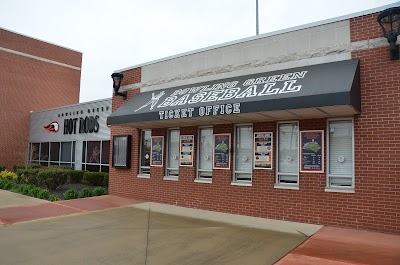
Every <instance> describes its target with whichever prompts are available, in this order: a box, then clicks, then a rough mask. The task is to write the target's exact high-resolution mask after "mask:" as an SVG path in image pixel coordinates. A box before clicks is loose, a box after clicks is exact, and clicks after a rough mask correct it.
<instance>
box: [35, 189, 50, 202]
mask: <svg viewBox="0 0 400 265" xmlns="http://www.w3.org/2000/svg"><path fill="white" fill-rule="evenodd" d="M36 198H39V199H42V200H48V199H49V198H50V192H49V190H46V189H40V191H39V192H38V193H37V196H36Z"/></svg>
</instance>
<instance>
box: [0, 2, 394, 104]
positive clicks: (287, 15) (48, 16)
mask: <svg viewBox="0 0 400 265" xmlns="http://www.w3.org/2000/svg"><path fill="white" fill-rule="evenodd" d="M395 2H398V1H397V0H394V1H393V0H333V1H332V0H303V1H299V0H259V11H260V13H259V16H260V34H262V33H267V32H271V31H275V30H279V29H285V28H289V27H294V26H298V25H302V24H306V23H310V22H315V21H320V20H324V19H328V18H333V17H338V16H342V15H346V14H351V13H355V12H358V11H363V10H367V9H371V8H375V7H378V6H383V5H387V4H391V3H395ZM255 3H256V0H201V1H189V0H186V1H185V0H164V1H162V0H147V1H146V0H145V1H143V0H112V1H110V0H107V1H106V0H67V1H65V0H62V1H61V0H0V27H2V28H5V29H9V30H12V31H15V32H18V33H21V34H24V35H28V36H30V37H34V38H37V39H40V40H44V41H48V42H51V43H54V44H58V45H61V46H64V47H68V48H71V49H73V50H78V51H80V52H82V53H83V62H82V78H81V95H80V101H81V102H85V101H91V100H96V99H102V98H107V97H111V95H112V80H111V77H110V75H111V73H112V72H113V71H115V70H118V69H122V68H126V67H129V66H133V65H136V64H140V63H145V62H148V61H151V60H156V59H160V58H163V57H167V56H171V55H175V54H179V53H183V52H187V51H191V50H195V49H199V48H204V47H207V46H211V45H215V44H220V43H224V42H228V41H232V40H237V39H241V38H246V37H250V36H253V35H255ZM399 5H400V4H399ZM0 46H1V43H0Z"/></svg>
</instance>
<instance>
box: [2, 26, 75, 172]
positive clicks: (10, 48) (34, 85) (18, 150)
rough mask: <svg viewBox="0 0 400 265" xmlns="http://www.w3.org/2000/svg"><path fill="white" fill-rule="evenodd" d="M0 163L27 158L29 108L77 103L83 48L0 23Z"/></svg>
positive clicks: (33, 109) (7, 164) (37, 108)
mask: <svg viewBox="0 0 400 265" xmlns="http://www.w3.org/2000/svg"><path fill="white" fill-rule="evenodd" d="M0 62H1V63H0V108H1V112H0V124H1V126H2V128H3V129H2V130H0V164H4V165H6V166H7V168H8V169H12V168H13V166H14V165H15V164H18V163H25V162H27V159H28V137H29V113H30V112H31V111H38V110H42V109H47V108H54V107H57V106H62V105H67V104H75V103H78V102H79V91H80V78H81V64H82V53H80V52H77V51H73V50H71V49H67V48H63V47H60V46H57V45H54V44H50V43H47V42H43V41H40V40H36V39H33V38H30V37H27V36H24V35H21V34H18V33H15V32H11V31H9V30H6V29H2V28H0Z"/></svg>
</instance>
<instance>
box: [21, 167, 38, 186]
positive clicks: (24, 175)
mask: <svg viewBox="0 0 400 265" xmlns="http://www.w3.org/2000/svg"><path fill="white" fill-rule="evenodd" d="M38 172H39V169H37V168H27V169H26V168H24V169H17V170H16V173H17V180H16V182H17V183H22V184H32V185H35V186H38V185H39V183H38V179H37V174H38Z"/></svg>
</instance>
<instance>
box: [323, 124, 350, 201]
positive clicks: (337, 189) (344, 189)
mask: <svg viewBox="0 0 400 265" xmlns="http://www.w3.org/2000/svg"><path fill="white" fill-rule="evenodd" d="M331 121H351V125H352V136H351V137H352V143H351V144H352V149H353V166H352V171H353V172H352V176H351V178H352V182H351V187H331V186H330V177H332V175H329V159H330V158H329V153H330V150H329V141H330V136H329V133H330V128H329V123H330V122H331ZM326 134H327V135H326V180H325V181H326V185H325V192H343V193H354V191H355V160H354V157H355V149H354V118H353V117H343V118H331V119H327V120H326Z"/></svg>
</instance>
